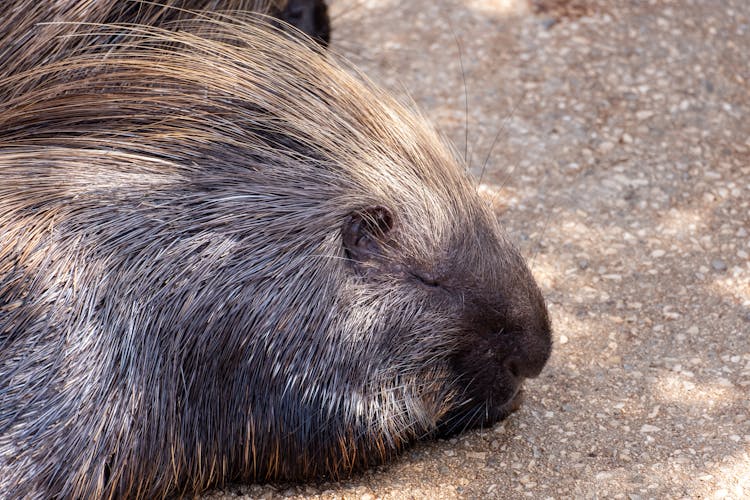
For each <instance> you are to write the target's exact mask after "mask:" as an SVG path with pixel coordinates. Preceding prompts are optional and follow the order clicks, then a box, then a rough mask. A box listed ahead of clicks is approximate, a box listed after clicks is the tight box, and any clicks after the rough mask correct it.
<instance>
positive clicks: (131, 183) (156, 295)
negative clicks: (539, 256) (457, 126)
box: [0, 19, 551, 498]
mask: <svg viewBox="0 0 750 500" xmlns="http://www.w3.org/2000/svg"><path fill="white" fill-rule="evenodd" d="M185 22H186V23H187V24H186V25H187V26H189V28H190V29H185V30H176V31H162V30H159V29H156V28H138V29H135V28H129V27H126V26H112V27H98V28H97V29H96V33H97V34H96V36H99V37H100V36H102V35H105V36H109V35H112V36H113V37H114V36H115V35H116V36H117V37H119V41H118V44H117V46H116V47H108V48H107V49H106V51H104V50H102V49H99V48H97V47H91V48H90V49H87V50H79V51H77V52H76V53H71V54H67V55H63V56H62V57H60V58H59V59H58V60H57V62H51V63H49V64H45V65H36V66H34V67H33V68H31V69H29V70H28V71H21V72H17V73H14V74H12V75H10V76H7V77H6V78H4V79H2V80H0V492H2V493H3V494H4V495H7V496H10V497H16V496H24V495H32V496H43V497H50V496H59V497H67V498H91V497H111V496H125V497H142V498H151V497H161V496H164V495H167V494H169V493H173V492H186V491H201V490H203V489H205V488H207V487H209V486H211V485H220V484H222V483H224V482H225V481H229V480H234V481H236V480H240V481H253V480H267V479H305V478H312V477H328V478H337V477H341V476H343V475H346V474H350V473H351V472H353V471H355V470H361V469H362V468H365V467H368V466H371V465H374V464H377V463H382V462H384V461H386V460H388V459H389V458H391V457H393V456H394V455H395V454H396V453H398V451H399V450H401V449H403V447H404V446H405V445H407V444H409V443H410V442H413V441H414V440H416V439H418V438H420V437H423V436H426V435H431V434H436V433H452V432H455V431H457V430H461V429H464V428H467V427H472V426H479V425H491V424H492V423H494V422H495V421H497V420H499V419H501V418H504V417H505V416H506V415H507V414H508V413H509V411H510V410H511V408H512V407H513V405H514V403H515V401H516V400H517V395H518V392H519V390H520V387H521V383H522V381H523V379H524V378H525V377H528V376H535V375H537V374H538V373H539V371H540V370H541V369H542V367H543V365H544V364H545V362H546V360H547V358H548V356H549V352H550V346H551V343H550V327H549V320H548V317H547V312H546V308H545V305H544V301H543V299H542V296H541V294H540V292H539V289H538V287H537V285H536V284H535V282H534V280H533V278H532V276H531V273H530V272H529V270H528V268H527V266H526V264H525V263H524V261H523V259H522V257H521V256H520V254H519V253H518V251H517V250H516V249H515V248H514V247H513V246H512V245H511V244H510V243H509V242H508V240H507V238H506V237H505V236H504V234H503V232H502V231H501V230H500V228H499V227H498V225H497V223H496V221H495V218H494V216H493V215H492V213H491V212H490V211H489V210H488V208H487V207H486V205H485V203H484V202H483V201H482V200H481V199H480V198H479V197H478V195H477V194H476V192H475V189H474V186H473V184H472V181H471V180H470V179H469V178H468V176H467V175H466V174H465V172H464V171H463V169H461V168H460V167H459V165H458V163H457V160H456V156H455V155H454V154H453V152H452V151H451V150H450V149H449V148H447V147H446V146H444V145H443V143H442V141H441V140H440V138H439V137H438V136H437V135H436V134H435V132H434V131H433V130H432V129H431V128H429V127H428V126H426V125H425V124H424V122H423V120H421V119H420V118H418V117H416V116H415V115H414V114H412V113H411V112H409V111H408V110H406V109H404V108H403V107H402V106H400V105H399V104H397V103H396V102H395V101H394V100H393V99H392V98H390V97H389V96H388V95H386V94H385V93H383V92H381V91H379V90H378V89H376V88H375V87H374V86H372V85H371V84H369V83H367V82H366V81H363V78H355V77H352V76H351V75H350V73H349V72H347V71H344V70H342V69H341V68H339V67H338V66H336V65H334V64H332V63H331V62H330V61H328V60H327V59H326V58H325V57H323V56H322V55H321V54H320V53H318V52H316V51H315V50H313V49H312V48H309V47H305V46H303V45H301V44H298V43H296V42H294V41H291V40H290V39H288V38H287V37H285V36H284V34H283V33H279V32H274V30H272V29H271V28H269V27H265V26H261V25H258V24H255V23H247V24H241V23H235V22H231V21H228V20H226V19H223V20H217V21H211V20H203V21H192V22H191V21H185ZM230 42H231V43H230ZM50 43H53V42H50ZM31 76H33V78H30V77H31ZM30 81H31V82H32V84H29V83H28V82H30ZM29 85H31V86H29ZM19 89H21V90H19Z"/></svg>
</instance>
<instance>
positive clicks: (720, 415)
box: [207, 0, 750, 500]
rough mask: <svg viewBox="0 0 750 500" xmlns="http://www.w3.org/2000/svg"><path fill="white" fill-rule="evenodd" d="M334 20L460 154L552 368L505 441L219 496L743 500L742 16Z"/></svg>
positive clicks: (749, 46) (698, 9)
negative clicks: (538, 306) (523, 267)
mask: <svg viewBox="0 0 750 500" xmlns="http://www.w3.org/2000/svg"><path fill="white" fill-rule="evenodd" d="M331 3H332V12H333V15H334V28H335V43H334V50H336V51H337V52H340V53H342V54H345V56H346V57H347V58H349V59H351V60H353V61H354V62H355V63H356V64H357V65H359V66H360V67H362V68H363V69H364V70H365V71H366V72H367V73H368V74H370V75H371V76H372V77H373V78H374V79H375V80H376V81H378V82H380V83H381V84H383V85H384V86H386V87H387V88H389V89H391V90H392V91H393V92H394V93H396V94H397V95H400V96H403V97H404V98H405V99H406V98H407V96H410V97H411V98H412V99H414V100H415V101H416V103H417V105H418V106H419V107H420V108H422V109H423V110H425V112H426V113H427V115H428V116H429V117H430V118H431V119H432V120H433V121H434V122H435V123H436V124H437V125H438V126H439V127H440V129H441V130H442V131H443V132H444V133H445V134H446V135H447V136H448V137H449V138H450V139H451V140H452V141H453V142H454V143H455V144H456V145H457V148H458V149H459V150H460V151H464V149H466V150H467V151H468V155H467V157H468V159H469V160H468V161H469V163H470V165H471V169H472V170H473V171H474V172H475V173H476V175H477V177H478V178H479V177H481V184H480V189H481V190H483V191H484V192H485V193H486V194H487V195H488V197H490V199H492V200H493V203H495V207H496V209H497V212H498V215H499V216H500V218H501V219H502V220H503V222H504V224H505V225H506V227H507V228H508V230H509V232H510V233H511V234H512V236H513V237H514V238H515V239H516V241H518V242H519V245H520V246H521V247H522V249H523V250H524V253H525V254H526V255H527V256H528V258H529V261H530V262H531V265H532V268H533V271H534V274H535V275H536V277H537V279H538V280H539V282H540V284H541V286H542V288H543V291H544V292H545V294H546V296H547V298H548V301H549V307H550V312H551V316H552V319H553V323H554V328H555V344H556V345H555V351H554V354H553V357H552V359H551V361H550V363H549V365H548V367H547V368H546V369H545V371H544V373H543V374H542V376H540V377H539V378H538V379H535V380H532V381H530V382H529V383H528V384H527V391H526V393H527V398H526V402H525V404H524V405H523V406H522V408H521V410H519V411H518V412H517V413H515V414H514V415H513V416H511V417H510V418H509V419H508V420H507V421H505V422H503V423H502V424H499V425H497V426H496V427H495V428H493V429H485V430H482V431H475V432H470V433H467V434H465V435H462V436H460V437H458V438H457V439H451V440H449V441H435V442H428V443H423V444H421V445H418V446H416V447H414V448H412V449H411V450H409V451H407V452H406V453H405V454H404V456H403V457H402V458H401V459H400V460H398V461H396V462H395V463H393V464H390V465H388V466H385V467H381V468H378V469H375V470H372V471H370V472H368V473H366V474H364V475H362V476H359V477H356V478H354V479H351V480H348V481H345V482H341V483H326V484H313V485H273V486H270V485H265V486H258V485H256V486H236V487H230V488H227V489H225V490H224V491H221V492H214V493H211V494H209V495H208V496H207V498H224V497H234V496H246V497H253V498H270V497H277V496H285V497H292V498H325V499H329V498H352V499H362V500H366V499H375V498H454V497H462V498H492V497H495V498H519V497H530V498H599V497H607V498H626V499H631V500H634V499H639V498H643V499H646V498H683V497H687V498H735V499H739V498H748V497H750V397H749V396H748V395H749V394H750V335H749V334H750V258H749V256H748V254H750V120H748V119H747V117H748V116H750V83H749V82H750V63H749V59H748V57H749V56H748V52H749V51H750V2H748V1H747V0H702V1H701V0H673V1H670V0H650V1H647V0H599V1H594V0H590V1H589V0H579V1H576V0H567V1H566V0H532V1H528V0H464V1H459V0H452V1H450V0H410V1H409V2H402V1H396V0H366V1H356V0H337V1H336V0H334V1H333V2H331ZM464 81H465V82H464ZM465 89H466V90H465ZM467 97H468V106H467V105H466V102H465V99H466V98H467ZM467 108H468V129H467V128H466V126H465V124H466V121H467V114H466V109H467ZM467 130H468V133H467ZM467 137H468V140H467Z"/></svg>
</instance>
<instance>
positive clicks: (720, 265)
mask: <svg viewBox="0 0 750 500" xmlns="http://www.w3.org/2000/svg"><path fill="white" fill-rule="evenodd" d="M711 267H713V268H714V271H726V270H727V264H726V262H724V261H723V260H721V259H714V260H712V261H711Z"/></svg>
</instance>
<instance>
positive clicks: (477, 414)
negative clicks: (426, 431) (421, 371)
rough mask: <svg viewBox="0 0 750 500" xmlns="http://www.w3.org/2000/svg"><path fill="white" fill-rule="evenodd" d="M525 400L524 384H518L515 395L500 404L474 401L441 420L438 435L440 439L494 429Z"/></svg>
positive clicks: (449, 413) (488, 401) (450, 412)
mask: <svg viewBox="0 0 750 500" xmlns="http://www.w3.org/2000/svg"><path fill="white" fill-rule="evenodd" d="M523 399H524V391H523V389H522V384H518V386H517V387H516V388H515V390H514V391H513V394H512V395H511V396H510V397H509V398H508V399H506V400H505V401H504V402H502V403H500V404H495V403H493V402H492V401H491V400H485V401H482V402H481V403H479V402H477V400H474V401H472V402H470V403H467V405H464V406H461V407H457V408H454V409H453V410H451V411H449V412H448V413H447V414H446V415H444V416H443V418H441V419H440V421H439V422H438V424H437V429H436V435H437V436H438V437H440V438H448V437H452V436H454V435H456V434H460V433H462V432H464V431H467V430H470V429H477V428H480V429H485V428H489V427H492V426H493V425H495V424H496V423H498V422H500V421H502V420H505V419H506V418H508V417H509V416H510V415H511V414H512V413H513V412H515V411H516V410H518V409H519V408H520V407H521V404H522V403H523Z"/></svg>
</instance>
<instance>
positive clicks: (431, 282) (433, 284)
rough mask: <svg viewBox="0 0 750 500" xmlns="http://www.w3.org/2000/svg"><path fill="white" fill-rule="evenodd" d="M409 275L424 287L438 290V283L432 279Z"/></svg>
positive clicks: (413, 274)
mask: <svg viewBox="0 0 750 500" xmlns="http://www.w3.org/2000/svg"><path fill="white" fill-rule="evenodd" d="M411 275H412V276H413V277H414V278H415V279H417V280H418V281H419V282H420V283H422V284H423V285H424V286H427V287H430V288H440V287H441V285H440V282H439V281H437V280H436V279H434V278H431V277H428V276H422V275H420V274H417V273H411Z"/></svg>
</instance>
